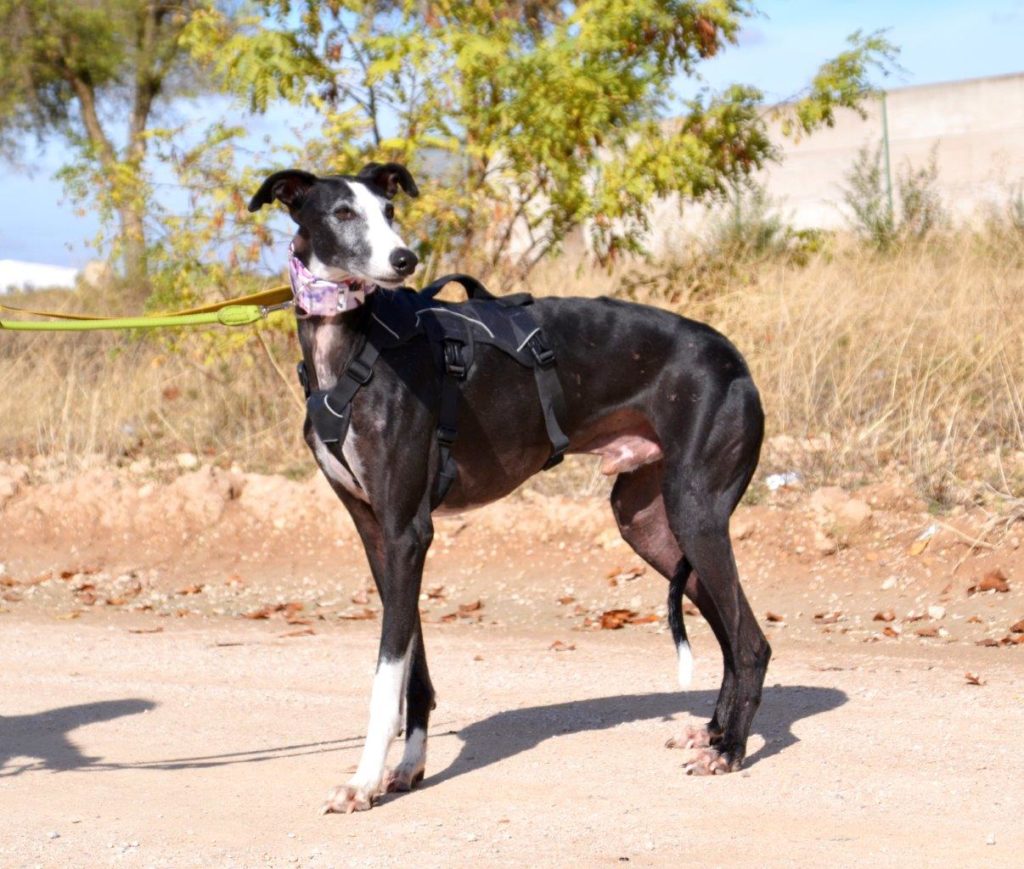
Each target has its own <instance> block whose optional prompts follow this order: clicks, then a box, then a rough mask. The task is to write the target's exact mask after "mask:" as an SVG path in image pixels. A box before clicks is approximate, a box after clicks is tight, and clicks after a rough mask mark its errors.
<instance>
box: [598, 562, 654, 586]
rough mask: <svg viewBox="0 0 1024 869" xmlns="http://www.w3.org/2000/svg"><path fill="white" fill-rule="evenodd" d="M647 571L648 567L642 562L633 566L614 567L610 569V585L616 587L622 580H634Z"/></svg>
mask: <svg viewBox="0 0 1024 869" xmlns="http://www.w3.org/2000/svg"><path fill="white" fill-rule="evenodd" d="M645 573H647V568H646V567H644V566H643V565H642V564H637V565H634V566H633V567H613V568H612V569H611V570H609V571H608V585H609V586H611V587H612V588H615V587H616V586H618V584H619V583H620V582H632V581H633V580H634V579H639V578H640V577H641V576H643V575H644V574H645Z"/></svg>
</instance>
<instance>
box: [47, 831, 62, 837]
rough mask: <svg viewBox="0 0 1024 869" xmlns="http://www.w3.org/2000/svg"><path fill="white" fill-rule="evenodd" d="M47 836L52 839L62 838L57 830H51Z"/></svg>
mask: <svg viewBox="0 0 1024 869" xmlns="http://www.w3.org/2000/svg"><path fill="white" fill-rule="evenodd" d="M46 835H47V837H48V838H50V839H59V838H60V833H58V832H57V831H56V830H50V832H49V833H47V834H46Z"/></svg>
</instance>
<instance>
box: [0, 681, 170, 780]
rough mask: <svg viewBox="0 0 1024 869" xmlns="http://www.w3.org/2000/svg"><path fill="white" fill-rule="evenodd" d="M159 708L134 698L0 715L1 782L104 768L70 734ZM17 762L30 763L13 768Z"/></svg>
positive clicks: (151, 703)
mask: <svg viewBox="0 0 1024 869" xmlns="http://www.w3.org/2000/svg"><path fill="white" fill-rule="evenodd" d="M155 707H156V703H154V702H153V701H151V700H138V699H133V698H131V699H125V700H103V701H99V702H96V703H81V704H79V705H77V706H62V707H61V708H59V709H50V710H47V711H46V712H38V713H35V714H31V715H0V778H3V777H9V776H15V775H19V774H21V773H24V772H33V771H41V770H50V771H52V772H62V771H64V770H69V769H83V768H88V767H93V766H102V765H103V762H102V760H101V759H100V758H98V757H89V756H88V755H85V754H83V753H82V752H81V750H80V749H79V748H78V746H76V745H75V744H74V743H73V742H72V741H71V740H70V738H69V737H68V733H69V732H70V731H72V730H75V729H76V728H79V727H85V726H86V725H87V724H96V723H98V722H100V721H110V720H112V719H114V718H120V717H121V716H123V715H137V714H139V713H140V712H146V711H147V710H149V709H154V708H155ZM14 758H24V759H25V761H27V762H23V763H21V764H13V763H11V761H12V760H13V759H14Z"/></svg>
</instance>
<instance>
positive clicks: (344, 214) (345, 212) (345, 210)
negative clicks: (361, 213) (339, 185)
mask: <svg viewBox="0 0 1024 869" xmlns="http://www.w3.org/2000/svg"><path fill="white" fill-rule="evenodd" d="M334 216H335V217H337V218H338V220H351V219H352V218H353V217H355V216H356V213H355V212H354V211H353V210H352V209H351V208H349V207H348V206H347V205H343V206H341V208H335V209H334Z"/></svg>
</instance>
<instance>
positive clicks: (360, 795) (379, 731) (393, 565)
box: [323, 511, 432, 813]
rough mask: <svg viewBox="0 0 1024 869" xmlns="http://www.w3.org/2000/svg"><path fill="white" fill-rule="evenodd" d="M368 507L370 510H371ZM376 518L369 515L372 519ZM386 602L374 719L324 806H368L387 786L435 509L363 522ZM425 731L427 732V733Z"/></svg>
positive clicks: (415, 647) (415, 640)
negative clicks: (399, 525)
mask: <svg viewBox="0 0 1024 869" xmlns="http://www.w3.org/2000/svg"><path fill="white" fill-rule="evenodd" d="M367 512H368V511H367ZM369 521H370V520H369V519H367V520H366V522H369ZM357 524H358V525H359V526H360V527H359V531H360V534H361V535H362V536H363V542H364V543H365V544H366V550H367V557H368V558H369V560H370V567H371V569H372V571H373V576H374V580H375V581H376V583H377V588H378V590H379V592H380V597H381V603H382V604H383V606H384V615H383V621H382V629H381V638H380V652H379V654H378V656H377V672H376V675H375V676H374V679H373V691H372V694H371V698H370V723H369V725H368V727H367V731H366V743H365V745H364V746H363V754H362V757H361V759H360V761H359V767H358V768H357V770H356V772H355V775H353V776H352V778H351V779H349V781H348V782H347V783H346V784H344V785H341V786H339V787H337V788H334V790H332V791H331V793H330V794H329V795H328V797H327V802H326V803H324V806H323V811H324V813H327V812H345V813H348V812H354V811H364V810H366V809H369V808H370V807H371V806H372V805H373V801H374V800H375V799H376V798H377V797H378V796H380V794H381V793H383V792H384V790H385V788H386V787H387V784H388V783H386V782H385V775H386V764H387V756H388V749H389V748H390V747H391V743H392V742H393V741H394V739H395V737H396V736H397V735H398V732H399V730H401V726H402V707H403V703H404V700H405V695H406V691H407V688H408V684H409V679H410V676H411V675H412V673H413V669H414V667H413V664H414V657H415V656H416V655H417V654H418V653H419V652H418V648H419V646H418V645H417V644H418V643H421V642H422V641H421V640H420V639H419V596H420V584H421V580H422V576H423V562H424V560H425V558H426V554H427V549H428V547H429V546H430V540H431V536H432V529H431V523H430V515H429V513H426V514H425V515H424V516H421V517H417V518H416V519H414V520H413V521H411V522H410V523H408V524H407V525H406V527H405V528H403V529H402V530H400V531H398V530H396V529H388V528H387V527H386V526H383V525H377V526H376V527H375V528H374V527H367V526H366V525H365V524H364V522H363V521H360V522H358V523H357ZM424 736H425V734H424Z"/></svg>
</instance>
